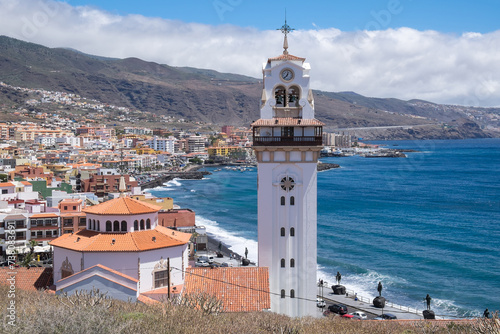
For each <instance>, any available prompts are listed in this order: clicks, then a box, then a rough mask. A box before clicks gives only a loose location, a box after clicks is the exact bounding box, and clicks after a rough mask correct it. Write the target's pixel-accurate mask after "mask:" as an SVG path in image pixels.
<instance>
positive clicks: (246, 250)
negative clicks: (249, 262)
mask: <svg viewBox="0 0 500 334" xmlns="http://www.w3.org/2000/svg"><path fill="white" fill-rule="evenodd" d="M245 259H248V248H246V247H245Z"/></svg>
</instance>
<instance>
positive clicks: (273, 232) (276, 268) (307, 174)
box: [252, 20, 324, 317]
mask: <svg viewBox="0 0 500 334" xmlns="http://www.w3.org/2000/svg"><path fill="white" fill-rule="evenodd" d="M291 30H292V29H290V27H289V26H288V25H287V24H286V20H285V25H284V26H283V27H282V28H281V31H282V32H283V33H284V34H285V37H284V43H283V49H284V50H283V54H281V55H279V56H277V57H273V58H269V59H268V61H267V62H266V63H265V64H264V65H263V69H262V72H263V81H264V82H263V85H264V87H263V90H262V98H261V106H260V119H259V120H257V121H255V122H254V123H253V124H252V130H253V149H254V150H255V154H256V157H257V163H258V179H257V183H258V185H257V186H258V242H259V255H258V261H259V266H261V267H269V288H270V293H271V311H273V312H277V313H281V314H286V315H288V316H292V317H301V316H307V315H315V314H317V310H316V303H315V301H316V289H317V288H316V284H317V281H316V270H317V259H316V258H317V246H316V240H317V232H316V231H317V227H316V219H317V218H316V216H317V203H316V202H317V201H316V197H317V195H316V193H317V191H316V188H317V162H318V157H319V154H320V151H321V149H322V129H323V125H324V124H323V123H322V122H320V121H318V120H317V119H315V118H314V99H313V93H312V90H311V89H310V87H309V80H310V77H309V71H310V66H309V64H308V63H306V62H305V58H301V57H297V56H293V55H291V54H290V53H289V52H288V40H287V34H288V33H289V32H290V31H291Z"/></svg>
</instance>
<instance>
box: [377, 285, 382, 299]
mask: <svg viewBox="0 0 500 334" xmlns="http://www.w3.org/2000/svg"><path fill="white" fill-rule="evenodd" d="M382 289H383V287H382V282H378V286H377V291H378V296H379V297H382Z"/></svg>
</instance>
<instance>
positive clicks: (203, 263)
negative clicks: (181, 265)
mask: <svg viewBox="0 0 500 334" xmlns="http://www.w3.org/2000/svg"><path fill="white" fill-rule="evenodd" d="M194 266H195V267H210V263H208V262H207V261H203V260H200V259H198V261H196V262H195V264H194Z"/></svg>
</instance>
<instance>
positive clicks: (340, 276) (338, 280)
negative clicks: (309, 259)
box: [335, 271, 342, 285]
mask: <svg viewBox="0 0 500 334" xmlns="http://www.w3.org/2000/svg"><path fill="white" fill-rule="evenodd" d="M335 278H336V279H337V284H338V285H340V280H341V279H342V275H341V274H340V272H339V271H337V276H335Z"/></svg>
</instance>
